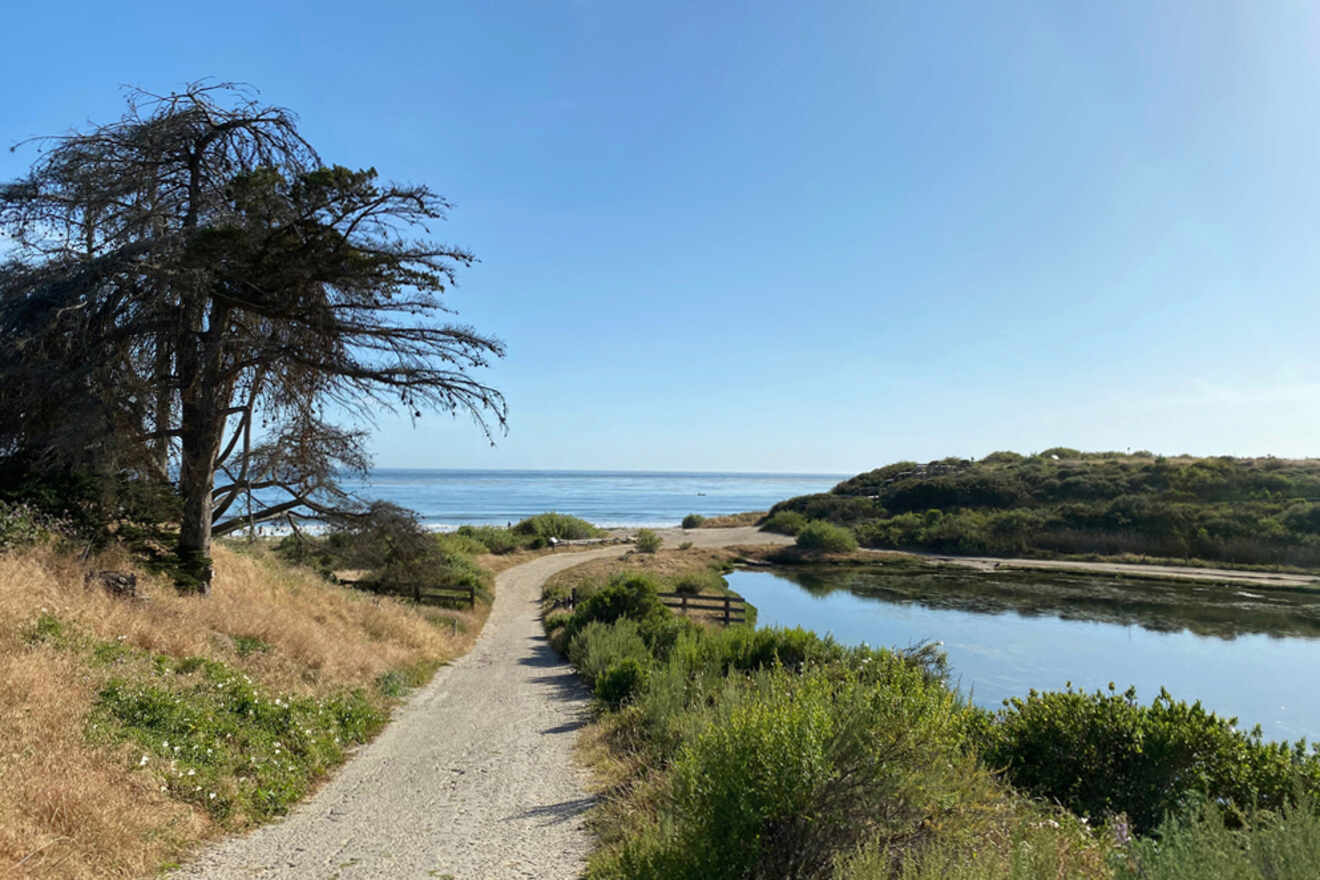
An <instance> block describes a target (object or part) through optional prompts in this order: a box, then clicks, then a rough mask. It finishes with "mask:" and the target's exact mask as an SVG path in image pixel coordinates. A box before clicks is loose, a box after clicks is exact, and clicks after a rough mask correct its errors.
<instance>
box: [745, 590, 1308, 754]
mask: <svg viewBox="0 0 1320 880" xmlns="http://www.w3.org/2000/svg"><path fill="white" fill-rule="evenodd" d="M828 577H829V575H828V574H826V575H821V576H820V579H828ZM728 581H729V586H730V587H732V588H733V589H734V590H736V591H737V592H739V593H741V594H742V595H743V596H744V597H745V598H746V599H747V600H748V601H749V602H751V603H752V604H753V605H755V606H756V607H757V610H758V617H757V623H758V625H761V626H769V625H775V626H801V627H804V628H806V629H811V630H815V631H816V632H818V633H820V634H822V635H823V634H825V633H831V634H833V635H834V637H835V638H836V639H837V640H839V641H841V642H844V643H847V644H860V643H866V644H868V645H871V646H876V647H887V646H897V647H906V646H908V645H910V644H913V643H915V642H919V641H940V642H943V649H944V650H945V651H946V652H947V653H948V656H949V665H950V667H951V670H952V675H951V678H952V680H953V682H954V683H955V684H957V685H958V686H959V687H960V688H961V690H962V691H963V692H964V693H967V694H970V695H971V697H972V699H973V700H974V701H975V702H976V703H977V704H979V705H982V706H986V707H990V708H997V707H998V706H999V705H1000V703H1001V701H1002V700H1004V699H1006V698H1008V697H1014V696H1024V695H1025V694H1026V693H1027V691H1028V690H1029V689H1031V688H1035V689H1036V690H1056V689H1063V688H1064V687H1065V685H1066V683H1067V682H1072V684H1073V687H1075V688H1082V689H1085V690H1095V689H1096V688H1106V687H1107V686H1108V684H1109V682H1111V681H1112V682H1114V684H1115V685H1117V687H1118V689H1119V690H1120V691H1121V690H1125V689H1126V688H1127V687H1128V686H1129V685H1135V686H1136V689H1137V699H1138V700H1139V701H1140V702H1142V703H1146V704H1149V703H1150V701H1151V699H1152V698H1154V696H1155V695H1156V694H1157V693H1158V692H1159V688H1160V687H1161V686H1164V687H1166V688H1167V689H1168V690H1169V693H1170V694H1172V695H1173V697H1174V698H1175V699H1183V700H1187V701H1188V702H1191V701H1193V700H1196V699H1199V700H1200V701H1201V703H1202V705H1203V706H1205V707H1206V708H1207V709H1209V710H1213V711H1215V712H1217V713H1219V714H1220V715H1221V716H1237V718H1238V726H1239V727H1242V728H1250V727H1251V726H1252V725H1254V724H1260V726H1261V730H1262V732H1263V734H1264V735H1265V737H1266V738H1267V739H1275V740H1295V739H1298V738H1301V737H1306V738H1307V739H1308V740H1311V741H1314V740H1317V739H1320V699H1318V698H1317V696H1316V691H1315V689H1314V688H1313V684H1312V683H1313V679H1312V678H1311V676H1312V674H1313V673H1314V671H1315V670H1316V669H1318V668H1320V638H1316V637H1315V635H1316V634H1311V635H1299V634H1291V635H1286V636H1280V635H1277V634H1274V635H1272V634H1270V633H1268V632H1260V631H1255V632H1252V631H1249V630H1250V629H1251V628H1252V627H1250V626H1249V627H1247V630H1248V631H1238V632H1232V630H1231V628H1230V629H1229V630H1228V631H1227V632H1225V631H1224V629H1223V626H1222V623H1216V624H1215V625H1213V626H1210V625H1206V624H1204V622H1203V621H1198V620H1193V619H1189V620H1187V621H1186V622H1185V623H1186V626H1180V625H1179V623H1178V621H1177V620H1176V619H1171V618H1170V617H1169V616H1168V613H1167V611H1165V612H1162V613H1161V615H1160V616H1159V619H1158V622H1154V623H1153V622H1152V620H1151V619H1149V618H1144V619H1143V618H1142V617H1141V616H1140V615H1137V616H1135V617H1132V616H1129V619H1128V620H1127V621H1126V622H1125V621H1124V619H1123V618H1124V617H1125V615H1124V614H1123V613H1118V614H1113V613H1110V614H1100V615H1096V616H1097V617H1102V618H1105V619H1095V618H1094V617H1093V618H1092V619H1085V618H1082V619H1078V610H1077V609H1076V608H1075V607H1074V608H1073V609H1072V610H1070V611H1067V612H1062V613H1067V615H1068V618H1069V619H1064V617H1062V616H1060V613H1061V612H1060V611H1058V610H1053V611H1049V610H1047V611H1042V610H1041V609H1040V608H1030V609H1024V610H1011V609H1006V608H1003V607H1002V606H1000V607H993V603H984V602H980V603H978V602H972V603H962V604H964V605H969V606H970V607H973V608H974V607H976V606H977V605H978V604H980V605H983V606H985V605H987V604H988V605H989V606H990V607H988V608H987V610H969V609H968V608H966V607H965V608H957V607H949V606H950V603H949V602H948V601H947V599H946V597H942V596H934V595H932V596H931V597H929V598H928V599H926V600H924V601H923V600H922V599H913V598H910V597H909V598H904V599H901V600H897V601H896V600H895V599H894V598H893V597H876V596H874V595H863V594H861V593H862V592H863V591H859V592H853V591H852V590H850V589H848V588H842V589H833V590H830V589H829V588H828V587H825V588H822V586H821V584H820V582H819V579H817V580H816V582H815V583H813V584H812V585H811V588H812V589H811V591H809V590H808V588H806V587H804V586H802V585H800V584H799V583H797V582H795V581H794V580H790V579H788V578H787V577H781V576H778V575H776V574H772V573H768V572H760V571H737V572H734V573H733V574H731V575H729V576H728ZM864 592H870V591H869V590H866V591H864ZM1240 595H1242V594H1240ZM1143 622H1144V624H1145V625H1143ZM1152 627H1154V628H1152ZM1192 630H1199V631H1200V632H1202V633H1204V632H1207V631H1216V630H1218V631H1220V632H1221V633H1224V634H1220V635H1206V634H1197V633H1196V632H1193V631H1192ZM1295 632H1296V630H1295V629H1294V633H1295Z"/></svg>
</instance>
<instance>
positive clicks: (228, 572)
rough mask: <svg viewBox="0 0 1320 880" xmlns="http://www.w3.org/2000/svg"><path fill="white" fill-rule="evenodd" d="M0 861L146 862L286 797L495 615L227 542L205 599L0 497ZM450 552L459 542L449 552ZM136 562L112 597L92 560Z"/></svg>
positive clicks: (372, 729)
mask: <svg viewBox="0 0 1320 880" xmlns="http://www.w3.org/2000/svg"><path fill="white" fill-rule="evenodd" d="M0 535H5V536H7V537H6V540H5V544H4V546H3V548H0V719H2V720H0V740H3V742H4V749H3V753H2V754H0V776H2V777H3V779H4V781H5V784H4V785H3V786H0V871H3V872H4V873H5V874H6V875H10V874H12V875H15V876H28V877H35V878H61V880H64V878H75V880H77V878H88V880H90V878H104V877H139V876H146V875H151V874H153V873H155V872H156V871H157V870H159V869H160V868H161V866H163V865H168V864H170V863H173V862H176V861H178V860H179V859H180V858H182V857H183V856H184V855H185V854H187V853H188V852H190V851H191V850H192V849H194V848H195V846H196V845H197V844H198V843H199V842H200V841H203V840H206V839H208V838H212V837H215V836H218V835H220V834H222V833H226V832H232V831H235V830H241V829H244V828H248V827H250V826H252V825H254V824H257V823H260V822H264V821H266V820H268V819H269V818H271V817H273V816H278V815H280V814H282V813H284V812H285V811H286V810H287V809H288V808H289V806H290V805H291V804H292V803H293V802H294V801H296V800H297V799H299V798H301V797H303V796H304V795H305V794H307V793H308V792H309V791H311V790H312V789H313V788H314V787H315V786H316V785H317V784H318V782H319V781H320V780H321V779H322V778H324V776H325V774H326V773H327V772H328V771H329V770H330V769H332V768H333V767H334V766H335V765H337V764H339V763H340V762H342V761H343V760H344V758H345V756H346V754H347V753H348V751H349V750H350V749H352V748H353V747H354V746H355V745H357V744H360V743H362V742H364V741H365V740H367V739H369V738H370V737H371V736H372V735H373V734H375V733H376V731H378V730H379V729H380V727H381V726H382V725H383V724H384V723H385V721H386V720H387V718H388V716H389V713H390V710H391V707H392V706H394V705H395V704H396V703H397V702H398V700H399V699H400V698H401V697H402V696H403V695H404V694H406V692H407V691H408V690H409V689H410V688H412V687H414V686H417V685H419V684H421V683H423V682H425V681H426V680H428V679H429V678H430V676H431V674H432V673H433V672H434V670H435V669H436V668H437V667H438V666H439V665H441V664H443V663H445V662H447V661H448V660H450V659H452V658H454V657H457V656H459V655H461V654H462V653H464V652H466V651H467V650H468V648H469V647H470V646H471V644H472V642H473V641H474V639H475V638H476V635H477V633H478V632H479V630H480V627H481V624H482V622H483V621H484V619H485V616H486V614H487V613H488V611H489V605H488V604H487V603H485V602H483V601H479V602H478V603H477V605H476V607H475V608H472V609H467V608H462V609H458V608H444V607H437V606H425V605H416V604H412V603H408V602H403V601H398V600H395V599H391V598H387V597H382V596H378V595H372V594H369V593H364V592H361V591H358V590H354V589H351V588H348V587H345V586H340V585H336V584H333V583H330V582H328V581H327V580H326V579H325V578H324V577H322V576H320V575H319V574H318V573H317V572H316V571H315V570H314V569H313V568H308V567H303V566H292V565H290V564H288V563H287V562H285V561H282V560H280V559H279V558H277V556H275V555H274V554H272V553H270V552H267V550H266V549H265V548H264V546H263V545H262V544H261V543H260V542H258V543H255V544H252V545H248V544H245V543H232V544H231V543H229V542H222V543H220V544H218V545H217V546H216V548H215V552H214V561H215V562H214V564H215V568H216V587H217V589H216V590H215V591H214V592H213V594H212V596H211V597H210V599H208V600H207V601H198V600H196V599H195V598H193V597H191V596H189V595H188V594H181V593H179V592H178V591H177V590H176V589H175V588H174V584H173V580H172V579H171V578H169V577H167V576H163V575H159V574H153V573H152V572H150V571H149V570H147V569H144V568H142V567H140V566H138V565H136V564H135V563H134V562H133V560H132V558H131V555H130V553H129V551H128V550H127V549H126V548H125V547H122V546H117V545H116V546H111V547H108V548H106V549H104V550H102V551H100V552H99V553H97V554H95V555H93V556H92V557H91V558H88V559H84V558H83V556H82V554H81V551H82V549H84V548H85V546H86V545H85V544H82V543H74V542H72V541H69V540H67V539H65V538H62V537H61V535H60V534H59V533H58V532H51V531H50V530H49V529H47V528H45V527H44V526H34V525H33V520H32V517H31V513H30V512H29V511H25V510H23V509H16V508H12V507H5V508H4V509H3V510H0ZM455 552H456V551H455ZM107 569H110V570H115V571H117V572H123V573H126V574H132V575H133V576H134V577H136V584H135V587H134V593H135V595H112V594H111V593H109V592H107V591H106V590H104V589H102V588H100V586H99V585H98V584H97V582H96V580H94V579H92V580H89V579H88V578H87V575H88V573H89V572H98V571H102V570H107Z"/></svg>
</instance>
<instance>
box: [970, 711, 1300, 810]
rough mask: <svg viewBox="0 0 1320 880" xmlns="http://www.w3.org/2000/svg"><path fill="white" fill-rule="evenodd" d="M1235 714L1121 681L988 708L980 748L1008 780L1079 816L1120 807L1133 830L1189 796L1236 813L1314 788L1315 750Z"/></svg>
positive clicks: (1280, 803) (1275, 805)
mask: <svg viewBox="0 0 1320 880" xmlns="http://www.w3.org/2000/svg"><path fill="white" fill-rule="evenodd" d="M1234 721H1235V719H1225V718H1220V717H1218V716H1217V715H1215V714H1214V713H1212V712H1206V711H1205V710H1204V709H1203V708H1202V707H1201V704H1200V703H1199V702H1197V703H1193V704H1191V705H1189V704H1187V703H1185V702H1182V701H1178V700H1174V699H1173V698H1172V697H1171V696H1170V695H1169V694H1168V692H1167V691H1165V690H1163V689H1161V690H1160V694H1159V696H1157V697H1156V698H1155V699H1154V701H1152V703H1151V705H1150V706H1141V705H1139V704H1138V703H1137V701H1136V692H1135V691H1134V690H1133V689H1130V688H1129V689H1128V690H1127V691H1126V692H1125V693H1121V694H1120V693H1116V692H1114V691H1113V690H1112V686H1111V690H1110V692H1109V693H1105V692H1103V691H1096V692H1095V693H1085V692H1081V691H1074V690H1072V689H1071V688H1069V689H1068V690H1066V691H1053V692H1048V693H1037V692H1035V691H1032V692H1031V693H1030V694H1029V695H1028V696H1027V697H1026V698H1025V699H1022V698H1014V699H1012V700H1010V701H1009V703H1008V705H1007V706H1006V707H1005V708H1004V709H1001V710H1000V711H999V712H998V713H996V715H995V717H994V719H993V722H992V723H990V724H988V725H987V726H986V727H985V728H984V730H983V733H982V736H981V743H980V746H981V750H982V754H983V756H984V758H985V760H986V761H987V763H989V764H990V765H991V766H993V767H999V768H1002V769H1003V771H1004V774H1005V776H1006V778H1007V779H1008V780H1009V781H1010V782H1012V783H1013V784H1014V785H1015V786H1018V787H1020V788H1022V789H1025V790H1026V791H1029V792H1031V793H1032V794H1033V795H1036V796H1037V797H1042V798H1047V799H1050V800H1054V801H1057V802H1059V803H1061V804H1063V805H1064V806H1065V807H1067V808H1068V809H1070V810H1072V811H1073V812H1075V813H1077V814H1078V815H1082V816H1090V817H1092V818H1094V819H1102V818H1105V817H1107V816H1110V815H1116V814H1119V813H1123V814H1126V815H1127V817H1128V818H1129V820H1130V821H1131V823H1132V827H1133V830H1134V831H1135V832H1136V833H1139V834H1144V833H1147V832H1149V831H1151V830H1152V829H1154V828H1155V827H1156V826H1157V825H1158V824H1159V823H1160V821H1161V820H1162V819H1163V818H1164V816H1165V814H1167V813H1170V812H1175V811H1177V810H1178V809H1179V808H1180V807H1182V806H1184V805H1185V803H1186V802H1187V801H1188V799H1189V798H1194V797H1197V796H1201V797H1207V798H1211V799H1213V800H1216V801H1218V802H1220V803H1223V804H1226V805H1231V807H1230V809H1231V810H1233V811H1235V812H1236V813H1237V814H1238V815H1244V814H1245V812H1246V811H1250V810H1253V809H1257V808H1262V809H1278V808H1280V807H1282V806H1283V805H1284V804H1286V803H1287V802H1288V801H1289V799H1290V798H1291V797H1292V796H1293V794H1294V788H1295V786H1297V785H1299V784H1300V785H1301V786H1302V787H1303V788H1304V789H1306V790H1309V791H1320V756H1317V754H1316V752H1315V751H1314V750H1313V751H1311V752H1310V753H1308V752H1307V751H1306V748H1305V745H1304V743H1300V742H1299V743H1297V744H1295V745H1288V744H1286V743H1269V742H1264V741H1263V740H1262V738H1261V733H1260V728H1259V727H1258V728H1256V729H1255V730H1253V731H1251V732H1250V733H1246V732H1242V731H1239V730H1237V729H1235V728H1234V726H1233V725H1234Z"/></svg>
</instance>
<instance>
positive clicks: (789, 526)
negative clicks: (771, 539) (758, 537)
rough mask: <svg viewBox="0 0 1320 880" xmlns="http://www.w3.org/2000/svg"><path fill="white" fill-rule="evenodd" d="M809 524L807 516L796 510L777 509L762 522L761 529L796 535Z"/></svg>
mask: <svg viewBox="0 0 1320 880" xmlns="http://www.w3.org/2000/svg"><path fill="white" fill-rule="evenodd" d="M806 524H807V518H806V517H805V516H803V515H802V514H800V513H798V512H797V511H796V510H777V511H775V512H774V513H772V514H770V516H769V517H768V518H767V519H766V521H765V522H763V523H761V531H763V532H774V533H775V534H778V535H796V534H797V533H798V532H800V531H802V529H803V527H804V526H806Z"/></svg>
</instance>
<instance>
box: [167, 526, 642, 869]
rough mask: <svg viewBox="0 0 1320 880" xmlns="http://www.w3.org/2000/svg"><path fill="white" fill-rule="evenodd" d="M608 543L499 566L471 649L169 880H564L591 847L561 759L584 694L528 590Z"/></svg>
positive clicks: (580, 796) (534, 592) (572, 780)
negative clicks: (349, 754)
mask: <svg viewBox="0 0 1320 880" xmlns="http://www.w3.org/2000/svg"><path fill="white" fill-rule="evenodd" d="M618 553H619V548H618V547H611V548H608V549H603V550H593V551H588V552H584V553H565V554H561V555H551V556H544V557H541V558H539V559H536V560H533V561H532V562H529V563H526V564H524V565H520V566H518V567H516V568H512V569H509V570H507V571H505V572H502V573H501V574H500V575H499V576H498V578H497V579H496V590H495V597H496V598H495V605H494V608H493V609H492V610H491V615H490V619H489V620H488V621H487V623H486V627H485V630H484V631H483V632H482V634H481V638H480V639H479V640H478V641H477V644H476V646H475V647H474V648H473V649H472V651H471V652H470V653H468V654H467V655H466V656H464V657H462V658H460V659H459V660H457V661H456V662H454V663H453V664H452V665H450V666H447V667H445V668H443V669H441V670H440V671H439V672H438V673H437V674H436V676H435V678H434V679H433V680H432V681H431V683H430V684H428V685H427V686H426V687H424V688H423V689H421V690H420V691H419V692H418V693H416V694H415V695H414V696H413V697H412V699H411V700H409V702H408V703H407V704H406V705H405V706H404V707H402V709H401V710H400V711H399V712H397V713H396V715H395V718H394V720H393V721H391V722H390V724H389V726H387V727H386V728H385V730H384V731H383V732H382V733H381V735H380V736H379V737H377V738H376V739H375V740H374V741H372V742H371V743H370V744H368V745H367V746H365V747H363V748H362V749H361V750H360V751H359V752H358V753H357V755H355V756H354V757H353V758H352V760H350V761H349V762H348V763H347V764H346V765H345V766H344V767H343V768H342V769H341V770H340V771H339V773H338V774H337V775H336V776H335V777H334V779H332V780H331V781H330V782H329V783H328V784H327V785H326V786H325V787H324V788H322V789H321V790H320V791H318V792H317V793H316V794H315V795H313V796H312V797H311V798H310V799H308V800H307V801H305V802H303V803H302V804H300V805H299V806H298V807H296V808H295V809H294V810H293V811H292V812H291V813H290V814H289V815H288V816H287V817H285V818H284V819H283V820H281V821H279V822H277V823H275V824H272V825H267V826H264V827H262V828H258V829H257V830H255V831H253V832H252V833H251V834H248V835H246V836H244V837H239V838H233V839H230V840H226V841H223V842H222V843H220V844H218V845H216V846H215V847H213V848H211V849H209V850H207V851H206V852H204V853H203V854H202V855H201V857H200V858H198V859H197V861H196V862H194V863H192V864H190V865H188V866H186V867H185V868H184V869H183V870H182V871H180V872H179V873H178V874H176V875H174V876H176V877H207V878H228V877H235V878H247V877H262V878H300V880H301V878H309V880H310V878H317V880H325V878H330V877H334V878H338V880H355V878H409V877H418V878H431V877H435V878H440V877H446V876H451V877H453V878H455V880H484V878H518V877H535V878H569V877H577V876H579V875H581V873H582V871H583V868H584V867H585V864H586V857H587V854H588V853H589V852H590V849H591V839H590V836H589V834H588V832H587V830H586V828H585V826H584V822H583V814H584V813H585V811H586V810H587V809H588V808H589V807H590V806H591V804H592V799H591V798H590V797H589V796H588V795H587V794H586V791H585V786H584V783H585V782H586V776H585V771H584V770H582V769H581V768H579V767H578V766H577V765H576V764H575V763H574V761H573V755H572V750H573V742H574V738H575V734H576V731H577V730H578V728H580V727H581V726H582V725H583V724H585V723H586V722H587V721H588V720H589V708H590V703H589V696H590V695H589V694H588V693H587V691H586V689H585V688H584V687H583V686H582V685H581V683H580V682H579V681H578V679H577V676H576V675H575V674H574V672H573V670H572V668H571V667H570V666H568V664H567V663H565V662H564V661H562V660H561V659H560V658H559V656H558V655H557V654H556V653H555V652H554V650H553V649H552V648H551V647H550V645H549V643H548V642H547V641H546V639H545V636H544V634H543V632H542V630H541V623H540V619H539V598H540V588H541V584H542V583H543V582H544V581H545V579H546V578H547V577H549V576H550V575H552V574H554V573H555V572H556V571H559V570H561V569H564V568H569V567H571V566H574V565H577V564H579V563H582V562H585V561H587V560H588V559H592V558H596V557H599V556H607V555H611V554H613V555H618Z"/></svg>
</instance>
